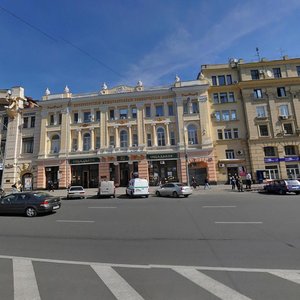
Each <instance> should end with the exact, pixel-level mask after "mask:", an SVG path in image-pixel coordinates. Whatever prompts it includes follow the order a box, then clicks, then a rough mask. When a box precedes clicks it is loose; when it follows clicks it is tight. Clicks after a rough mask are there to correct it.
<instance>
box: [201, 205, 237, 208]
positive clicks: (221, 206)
mask: <svg viewBox="0 0 300 300" xmlns="http://www.w3.org/2000/svg"><path fill="white" fill-rule="evenodd" d="M235 207H236V205H224V206H223V205H215V206H214V205H206V206H202V208H235Z"/></svg>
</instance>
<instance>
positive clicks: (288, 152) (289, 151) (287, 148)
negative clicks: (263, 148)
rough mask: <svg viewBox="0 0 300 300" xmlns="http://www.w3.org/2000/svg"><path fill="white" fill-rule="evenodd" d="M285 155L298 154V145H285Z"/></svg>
mask: <svg viewBox="0 0 300 300" xmlns="http://www.w3.org/2000/svg"><path fill="white" fill-rule="evenodd" d="M284 153H285V155H296V154H297V153H296V147H295V146H292V145H291V146H284Z"/></svg>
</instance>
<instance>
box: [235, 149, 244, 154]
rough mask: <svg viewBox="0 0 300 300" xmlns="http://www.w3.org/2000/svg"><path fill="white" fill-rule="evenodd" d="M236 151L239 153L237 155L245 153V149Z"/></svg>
mask: <svg viewBox="0 0 300 300" xmlns="http://www.w3.org/2000/svg"><path fill="white" fill-rule="evenodd" d="M236 153H237V155H243V154H244V151H243V150H238V151H237V152H236Z"/></svg>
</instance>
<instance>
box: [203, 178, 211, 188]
mask: <svg viewBox="0 0 300 300" xmlns="http://www.w3.org/2000/svg"><path fill="white" fill-rule="evenodd" d="M204 189H205V190H206V189H210V185H209V180H208V177H205V179H204Z"/></svg>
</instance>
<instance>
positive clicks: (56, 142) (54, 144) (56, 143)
mask: <svg viewBox="0 0 300 300" xmlns="http://www.w3.org/2000/svg"><path fill="white" fill-rule="evenodd" d="M59 150H60V138H59V135H57V134H55V135H54V136H53V137H52V139H51V153H58V152H59Z"/></svg>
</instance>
